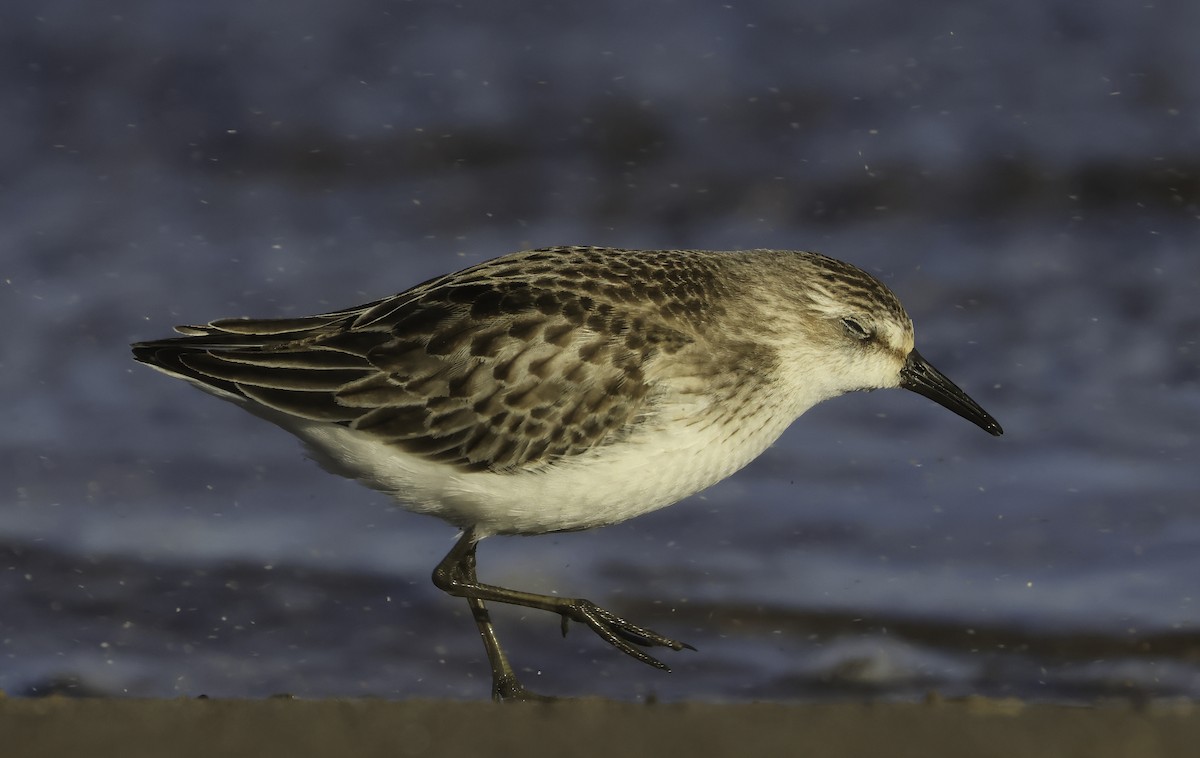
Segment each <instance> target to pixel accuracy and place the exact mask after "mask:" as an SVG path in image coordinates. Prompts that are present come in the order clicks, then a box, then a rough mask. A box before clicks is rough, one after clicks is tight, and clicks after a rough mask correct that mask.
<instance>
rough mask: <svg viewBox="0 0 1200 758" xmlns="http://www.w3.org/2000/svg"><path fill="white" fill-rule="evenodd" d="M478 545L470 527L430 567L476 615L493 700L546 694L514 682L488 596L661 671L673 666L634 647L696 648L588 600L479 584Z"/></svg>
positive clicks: (440, 584) (437, 579) (440, 582)
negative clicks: (546, 615) (543, 615)
mask: <svg viewBox="0 0 1200 758" xmlns="http://www.w3.org/2000/svg"><path fill="white" fill-rule="evenodd" d="M477 544H478V541H477V540H476V538H475V533H474V530H473V529H467V530H465V531H464V533H463V536H462V537H461V538H460V539H459V540H458V542H457V543H456V544H455V545H454V547H453V548H452V549H451V550H450V552H449V553H447V554H446V557H445V558H443V559H442V561H441V563H439V564H438V565H437V568H435V569H434V570H433V583H434V584H435V585H436V586H437V587H438V589H440V590H442V591H443V592H446V593H447V594H450V595H454V596H455V597H461V598H466V600H467V603H468V605H470V607H471V614H472V616H474V618H475V624H476V626H477V627H478V628H479V635H480V637H481V638H482V639H483V646H484V649H485V650H486V651H487V655H488V660H489V661H490V663H491V666H492V697H493V698H494V699H496V700H510V699H513V700H527V699H535V700H537V699H544V698H543V697H542V696H540V695H535V694H534V693H531V692H529V691H528V690H526V689H525V688H524V687H523V686H521V684H520V682H519V681H518V680H517V677H516V674H515V672H514V671H513V669H512V666H511V665H510V664H509V662H508V659H507V657H506V656H505V655H504V652H503V651H502V650H501V649H500V643H499V641H498V640H497V638H496V632H495V630H494V629H493V628H492V622H491V618H490V616H489V614H488V611H487V608H486V607H485V606H484V601H488V600H490V601H493V602H497V603H505V604H508V605H518V606H522V607H525V608H533V609H535V610H540V611H549V612H551V613H557V614H558V615H559V616H561V617H562V629H563V634H564V635H566V633H567V627H568V624H569V622H570V621H577V622H579V623H582V624H586V625H587V626H588V628H589V629H591V630H592V631H593V632H595V633H596V634H597V635H599V637H600V638H601V639H602V640H604V641H605V642H607V643H608V644H610V645H612V646H613V647H615V648H616V649H618V650H620V651H621V652H622V653H625V654H626V655H628V656H630V657H633V658H636V659H637V660H639V661H641V662H642V663H645V664H648V665H650V666H654V667H655V668H658V669H662V670H663V671H670V670H671V669H670V668H669V667H668V666H667V665H666V664H665V663H663V662H662V661H660V660H658V659H657V658H654V657H653V656H651V655H649V654H647V653H646V652H644V651H642V650H639V649H638V648H636V647H634V645H640V646H642V647H651V646H655V645H657V646H661V647H669V648H671V649H672V650H683V649H684V648H687V649H688V650H695V648H694V647H692V646H691V645H689V644H687V643H685V642H677V641H676V640H673V639H670V638H668V637H664V636H662V635H661V634H659V633H657V632H654V631H651V630H649V629H646V628H644V627H640V626H637V625H636V624H631V623H630V622H628V621H626V620H624V619H622V618H621V617H619V616H617V615H616V614H614V613H612V612H611V611H607V610H605V609H603V608H601V607H600V606H598V605H596V604H595V603H593V602H591V601H590V600H584V599H582V598H563V597H555V596H553V595H539V594H536V593H532V592H522V591H519V590H510V589H506V588H504V587H496V586H494V585H490V584H482V583H480V582H479V580H478V578H477V577H476V575H475V547H476V545H477Z"/></svg>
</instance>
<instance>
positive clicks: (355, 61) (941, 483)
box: [0, 0, 1200, 702]
mask: <svg viewBox="0 0 1200 758" xmlns="http://www.w3.org/2000/svg"><path fill="white" fill-rule="evenodd" d="M0 13H2V14H3V23H0V61H2V62H3V64H4V65H3V66H2V67H0V102H4V103H5V104H6V105H5V114H6V115H5V118H4V119H2V120H0V130H3V132H2V136H3V139H2V140H0V192H2V196H3V202H2V203H0V254H2V256H3V258H2V259H0V260H2V261H3V264H4V265H3V270H2V271H0V318H3V323H5V324H6V325H7V326H8V329H7V337H6V339H5V340H4V347H3V350H2V351H0V388H2V389H3V391H4V394H5V395H6V396H7V397H9V398H10V402H9V403H8V404H7V406H6V408H7V413H6V415H5V422H4V423H3V424H0V450H2V452H3V455H2V456H0V460H2V461H3V462H2V463H0V472H3V474H2V478H3V485H4V488H3V490H2V491H3V492H4V493H5V495H6V497H4V498H3V499H2V500H0V569H2V570H0V609H2V610H0V690H4V691H7V692H8V693H9V694H10V695H23V694H28V695H36V694H44V693H47V692H52V691H63V692H68V693H77V694H85V693H101V694H129V695H142V696H167V695H178V694H183V695H198V694H201V693H205V694H209V695H212V696H227V697H232V696H251V697H253V696H262V695H267V694H271V693H276V692H290V693H293V694H296V695H299V696H304V697H321V696H333V695H368V694H369V695H379V696H384V697H393V698H403V697H414V696H448V697H463V698H482V697H486V695H487V689H488V688H487V679H488V677H487V669H486V665H485V663H484V661H483V656H482V651H481V649H480V646H479V644H478V639H477V637H476V635H475V633H474V628H473V625H472V623H471V621H470V618H469V615H468V614H467V613H466V608H465V607H464V605H465V604H463V603H462V602H461V601H456V600H452V599H449V598H446V597H444V596H442V595H441V594H440V593H439V592H438V591H437V590H436V589H434V588H433V587H432V585H431V584H430V582H429V572H430V570H431V569H432V567H433V566H434V564H436V562H437V561H438V559H439V558H440V557H441V556H442V555H443V554H444V553H445V551H446V550H448V549H449V547H450V545H451V544H452V540H453V537H454V532H453V530H452V529H451V528H450V527H447V526H445V525H443V524H441V523H439V522H437V521H434V520H431V519H427V518H423V517H419V516H414V515H411V514H408V513H406V512H404V511H401V510H398V509H394V508H392V507H390V506H389V503H388V502H387V500H386V498H384V497H383V496H381V495H379V494H378V493H375V492H372V491H369V490H365V489H363V488H361V487H359V486H358V485H356V484H354V483H351V482H346V481H342V480H339V479H337V478H335V477H332V476H330V475H328V474H326V473H325V472H323V471H321V470H320V469H318V468H317V467H316V466H315V465H313V464H311V463H310V462H308V461H306V460H304V457H303V455H302V453H301V451H300V449H299V445H298V444H297V443H295V442H294V441H293V440H292V439H291V438H290V437H289V436H288V435H286V434H285V433H283V432H281V431H279V430H277V429H274V428H272V427H270V426H269V425H266V424H264V423H262V422H261V421H259V420H258V419H255V418H254V417H252V416H250V415H248V414H245V413H244V412H242V411H240V410H238V409H236V408H234V407H232V406H228V405H226V404H223V403H221V402H219V401H217V400H215V399H213V398H210V397H206V396H204V395H202V394H201V393H198V392H196V391H195V390H194V389H192V388H190V387H188V386H186V385H185V384H184V383H182V382H172V381H169V380H168V379H166V378H164V377H162V376H159V375H157V374H155V373H153V372H151V371H148V370H146V369H145V368H143V367H141V366H138V365H136V364H135V363H133V361H132V360H131V359H130V358H129V355H128V349H127V345H128V343H129V342H131V341H133V340H136V339H148V338H155V337H161V336H165V335H167V334H168V333H169V331H170V327H171V326H172V325H174V324H177V323H194V322H204V321H208V320H210V319H212V318H217V317H222V316H235V315H256V316H282V315H289V314H293V315H294V314H303V313H309V312H316V311H321V310H327V309H332V308H338V307H342V306H347V305H352V304H355V303H358V302H362V301H365V300H367V299H371V298H375V297H379V296H381V295H385V294H389V293H391V292H394V291H398V290H401V289H404V288H406V287H408V286H410V285H412V284H415V283H416V282H418V281H421V280H423V279H425V278H427V277H429V276H432V275H435V274H438V273H443V272H445V271H449V270H453V269H457V268H461V267H463V266H465V265H468V264H470V263H473V262H475V261H479V260H482V259H485V258H489V257H493V256H495V255H499V254H503V253H505V252H510V251H513V250H519V249H522V248H526V247H531V246H541V245H549V244H575V243H583V244H611V245H622V246H629V247H655V246H671V247H703V248H716V249H732V248H751V247H782V248H803V249H816V250H820V251H822V252H825V253H827V254H830V255H833V256H836V257H839V258H843V259H846V260H850V261H852V262H854V263H856V264H858V265H860V266H863V267H865V268H867V269H869V270H872V271H874V272H875V273H877V274H878V275H879V276H881V277H882V278H883V279H884V280H885V281H886V282H887V283H888V284H889V285H890V286H891V287H892V288H893V289H894V290H895V291H896V292H897V293H898V294H899V295H900V296H901V298H902V299H903V300H904V302H905V303H906V305H907V306H908V309H909V311H910V313H911V315H912V316H913V318H914V320H915V321H916V324H917V335H918V344H919V346H920V349H921V351H922V353H923V354H924V355H925V356H926V357H927V358H929V359H930V360H931V361H932V362H933V363H934V364H935V365H937V366H938V367H939V368H941V369H942V370H943V371H944V372H945V373H947V374H949V375H950V376H951V377H952V378H953V379H954V380H955V381H956V382H957V383H959V384H960V385H961V386H963V387H964V388H966V389H967V390H968V391H969V392H970V393H971V394H972V395H973V396H974V397H975V398H976V399H977V400H978V401H979V402H980V403H981V404H982V405H983V406H984V407H985V408H987V409H988V410H989V411H990V412H991V413H992V414H993V415H995V416H996V417H997V419H999V420H1000V422H1001V423H1002V424H1003V425H1004V427H1005V430H1006V434H1005V436H1004V437H1002V438H999V439H994V438H991V437H989V436H987V435H986V434H983V433H982V432H980V431H979V430H978V429H977V428H975V427H973V426H971V425H969V424H967V423H965V422H963V421H962V420H961V419H959V418H957V417H955V416H953V415H951V414H949V413H947V412H945V411H944V410H942V409H940V408H937V407H936V406H934V405H932V404H931V403H928V402H927V401H925V400H923V399H922V398H919V397H917V396H915V395H910V394H908V393H901V392H878V393H872V394H870V395H854V396H849V397H844V398H839V399H838V400H836V401H832V402H830V403H827V404H826V405H824V406H821V407H819V408H817V409H814V410H813V411H811V412H809V413H808V414H806V415H805V417H804V418H803V419H802V420H801V421H800V422H799V423H797V424H796V425H795V426H794V427H793V428H792V429H791V430H789V432H788V433H787V434H786V435H785V436H784V437H783V439H781V440H780V442H779V443H778V444H777V445H776V446H774V447H773V448H772V449H771V450H769V451H768V452H767V453H766V454H765V455H764V456H763V457H762V458H760V459H759V460H758V461H756V462H754V463H753V464H752V465H751V466H750V467H748V468H747V469H746V470H745V471H743V472H742V473H740V474H738V475H737V476H735V477H733V478H731V479H729V480H727V481H725V482H722V483H721V484H719V485H717V486H715V487H713V488H712V489H710V490H709V491H707V492H706V493H703V494H702V495H700V496H697V497H695V498H692V499H691V500H689V501H686V502H684V503H681V504H679V505H677V506H674V507H672V508H668V509H666V510H663V511H660V512H658V513H655V514H652V515H649V516H646V517H643V518H640V519H636V520H634V521H631V522H628V523H625V524H621V525H617V526H614V527H610V528H608V529H604V530H597V531H595V532H591V533H586V534H572V535H556V536H546V537H539V538H528V539H522V538H509V539H495V540H489V541H487V542H485V543H484V545H483V546H482V547H481V549H480V573H481V575H482V576H483V577H484V578H485V579H486V580H488V581H491V582H493V583H498V584H502V585H506V586H515V587H519V588H522V589H530V590H538V591H544V592H557V593H560V594H564V595H584V596H587V597H590V598H591V599H593V600H595V601H597V602H599V603H601V604H602V605H606V606H608V607H611V608H613V609H614V610H616V611H618V612H620V613H623V614H626V615H628V616H629V617H630V618H631V619H632V620H634V621H636V622H638V623H643V624H645V625H647V626H650V627H652V628H654V629H657V630H658V631H661V632H663V633H665V634H668V635H670V636H674V637H677V638H680V639H683V640H686V641H688V642H690V643H692V644H694V645H695V646H696V647H697V648H698V652H695V653H693V652H690V651H684V652H681V653H671V652H670V651H667V655H666V656H665V660H667V662H668V663H670V664H671V665H672V667H673V668H674V670H675V671H674V673H673V674H670V675H667V674H663V673H661V672H658V671H654V670H652V669H650V668H648V667H644V666H642V665H640V664H638V663H636V662H634V661H632V660H629V659H626V658H625V657H624V656H621V655H620V654H619V653H617V652H616V651H614V650H611V649H609V648H608V647H607V646H606V645H604V644H603V643H602V642H600V641H599V640H597V639H595V638H594V636H593V635H591V634H590V633H588V632H587V631H586V630H582V629H575V630H574V631H572V632H571V633H570V634H569V635H568V637H567V639H565V640H563V639H562V638H561V637H560V635H559V628H558V623H557V620H556V619H553V618H545V617H543V616H540V615H539V614H536V613H533V612H524V611H519V610H510V609H503V608H502V609H498V610H497V611H496V612H495V616H496V619H497V622H498V629H499V633H500V635H501V637H502V639H503V640H504V641H505V643H506V647H507V648H509V650H510V654H511V656H512V657H513V659H514V663H515V664H516V665H517V666H518V668H519V669H521V670H522V671H524V672H525V674H524V676H525V678H526V679H527V683H528V684H530V686H532V687H535V688H540V689H542V690H544V691H547V692H554V693H563V694H586V693H597V694H602V695H606V696H610V697H619V698H635V697H646V696H651V695H653V696H656V697H662V698H668V699H681V698H700V699H722V700H739V699H751V698H770V699H822V698H844V697H917V696H920V695H922V694H924V693H926V692H929V691H938V692H941V693H943V694H947V695H956V694H965V693H983V694H992V695H1017V696H1021V697H1028V698H1035V699H1041V700H1050V701H1065V702H1078V701H1093V700H1096V699H1098V698H1104V697H1109V696H1118V697H1129V698H1133V699H1138V700H1140V699H1145V698H1153V697H1160V696H1177V695H1183V696H1188V697H1197V696H1200V667H1198V666H1197V663H1196V661H1197V659H1198V657H1197V651H1198V650H1200V596H1198V593H1197V589H1196V587H1197V582H1196V577H1197V576H1200V473H1198V470H1197V468H1198V467H1197V463H1198V457H1197V444H1196V434H1197V430H1198V429H1200V368H1198V366H1200V361H1198V348H1197V343H1196V339H1197V338H1196V335H1197V334H1198V333H1200V307H1198V306H1197V305H1196V304H1197V302H1200V255H1198V251H1200V178H1198V177H1200V77H1198V76H1196V73H1197V72H1198V71H1200V47H1198V46H1196V45H1195V39H1196V34H1197V32H1200V6H1197V5H1196V4H1188V3H1167V4H1162V5H1157V6H1156V5H1148V4H1139V3H1132V2H1120V1H1118V0H1102V1H1101V2H1093V3H1082V2H1065V1H1060V2H1025V3H1017V4H1013V3H999V2H995V3H989V2H985V3H973V4H969V5H964V4H957V3H945V4H943V3H935V2H920V3H905V4H894V3H874V4H844V3H804V4H799V3H791V2H782V0H781V1H780V2H760V3H746V4H737V5H733V6H730V7H727V6H725V5H721V4H701V3H696V4H687V5H684V4H680V3H672V2H665V1H656V0H652V1H651V2H616V3H605V4H590V5H586V6H585V5H581V4H538V3H528V2H511V3H505V4H504V5H503V8H501V6H500V5H499V4H486V3H467V4H464V5H462V6H461V7H455V6H454V5H452V4H450V3H439V2H414V3H402V4H399V3H390V2H370V1H369V0H353V1H349V2H343V3H336V4H333V3H316V2H311V3H303V2H302V3H269V2H264V3H238V2H227V1H224V0H218V1H217V2H210V3H204V4H197V3H186V2H151V1H149V0H146V1H145V2H124V3H106V4H93V3H82V2H74V3H72V2H58V3H45V2H34V0H14V1H13V2H9V3H7V4H6V7H5V10H4V11H3V12H0Z"/></svg>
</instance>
